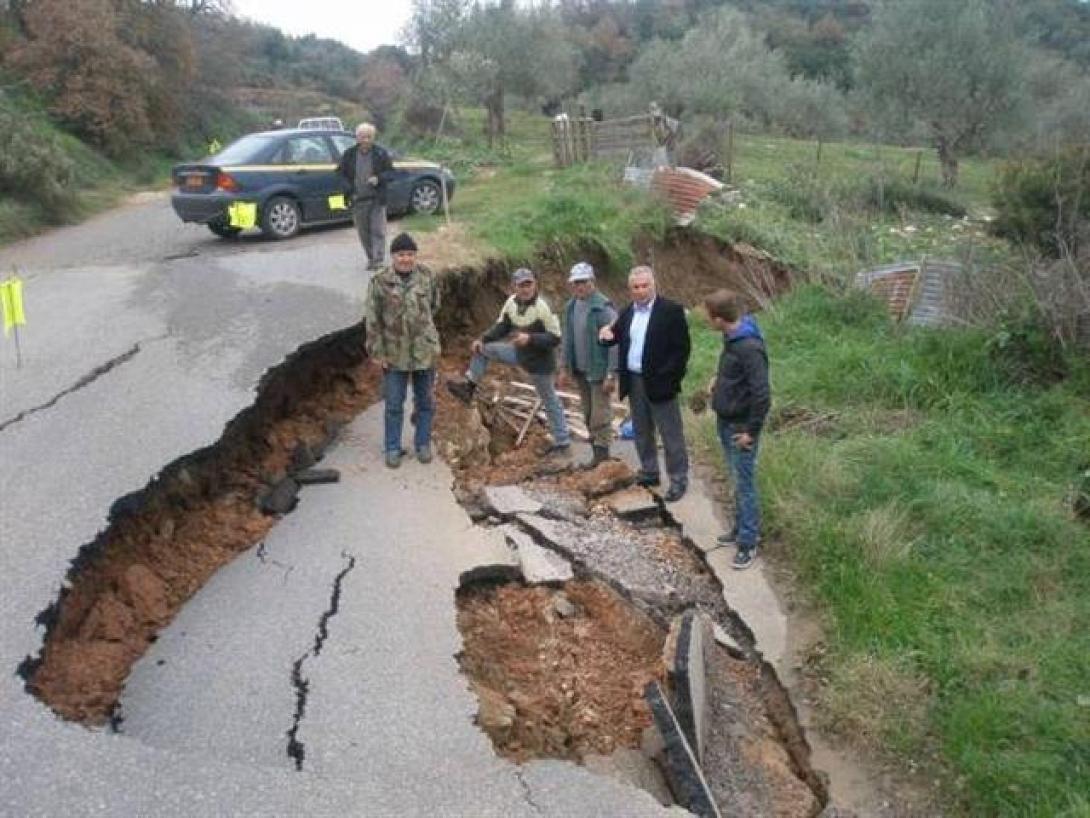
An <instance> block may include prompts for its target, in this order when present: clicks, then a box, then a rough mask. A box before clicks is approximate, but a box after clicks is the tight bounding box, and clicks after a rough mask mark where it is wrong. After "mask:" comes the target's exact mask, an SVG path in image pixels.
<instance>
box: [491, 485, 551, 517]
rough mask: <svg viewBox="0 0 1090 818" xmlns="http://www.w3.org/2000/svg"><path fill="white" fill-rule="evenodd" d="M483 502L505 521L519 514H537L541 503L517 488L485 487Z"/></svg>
mask: <svg viewBox="0 0 1090 818" xmlns="http://www.w3.org/2000/svg"><path fill="white" fill-rule="evenodd" d="M484 502H485V505H486V506H487V507H488V508H490V509H491V510H492V511H493V512H495V513H496V514H497V515H499V516H500V517H502V518H505V519H506V518H509V517H513V516H515V515H516V514H519V513H525V514H537V513H539V512H540V511H541V503H539V502H538V501H537V500H535V499H533V498H532V497H530V495H528V494H527V493H526V492H525V491H523V490H522V489H520V488H519V487H518V486H485V488H484Z"/></svg>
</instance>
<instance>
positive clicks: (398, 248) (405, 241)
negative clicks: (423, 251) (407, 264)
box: [390, 233, 418, 253]
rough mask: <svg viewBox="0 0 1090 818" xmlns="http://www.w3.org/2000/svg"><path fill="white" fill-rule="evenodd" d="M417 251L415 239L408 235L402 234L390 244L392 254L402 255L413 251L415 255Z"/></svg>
mask: <svg viewBox="0 0 1090 818" xmlns="http://www.w3.org/2000/svg"><path fill="white" fill-rule="evenodd" d="M417 249H418V248H417V246H416V242H415V241H413V237H412V236H410V235H409V234H408V233H402V234H401V235H399V236H398V237H397V238H396V239H394V240H393V241H392V242H390V252H391V253H400V252H402V251H403V250H412V251H413V252H414V253H415V252H416V251H417Z"/></svg>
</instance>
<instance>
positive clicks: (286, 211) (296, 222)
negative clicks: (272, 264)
mask: <svg viewBox="0 0 1090 818" xmlns="http://www.w3.org/2000/svg"><path fill="white" fill-rule="evenodd" d="M302 221H303V215H302V213H301V212H300V210H299V205H298V204H296V202H295V200H294V199H290V198H288V197H287V196H273V197H272V198H271V199H269V201H268V203H267V204H266V205H265V212H264V214H263V215H262V217H261V229H262V230H264V231H265V234H266V235H268V236H271V237H272V238H274V239H290V238H291V237H292V236H294V235H295V234H296V233H298V232H299V228H300V227H301V226H302Z"/></svg>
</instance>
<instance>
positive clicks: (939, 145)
mask: <svg viewBox="0 0 1090 818" xmlns="http://www.w3.org/2000/svg"><path fill="white" fill-rule="evenodd" d="M935 150H936V151H937V152H938V154H939V163H940V164H941V165H942V184H943V186H944V187H957V186H958V158H957V156H956V155H955V154H954V151H953V149H952V148H951V147H950V142H949V141H948V140H947V139H946V137H945V136H940V137H938V138H937V139H936V140H935Z"/></svg>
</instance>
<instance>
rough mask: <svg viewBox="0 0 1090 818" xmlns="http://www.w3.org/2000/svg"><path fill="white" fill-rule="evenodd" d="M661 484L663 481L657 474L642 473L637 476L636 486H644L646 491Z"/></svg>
mask: <svg viewBox="0 0 1090 818" xmlns="http://www.w3.org/2000/svg"><path fill="white" fill-rule="evenodd" d="M661 482H662V481H661V480H660V479H659V476H658V475H657V474H648V473H647V472H643V471H641V472H640V473H639V474H637V475H636V485H637V486H643V487H644V488H645V489H650V488H654V487H655V486H657V485H659V483H661Z"/></svg>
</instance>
